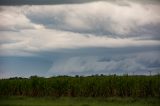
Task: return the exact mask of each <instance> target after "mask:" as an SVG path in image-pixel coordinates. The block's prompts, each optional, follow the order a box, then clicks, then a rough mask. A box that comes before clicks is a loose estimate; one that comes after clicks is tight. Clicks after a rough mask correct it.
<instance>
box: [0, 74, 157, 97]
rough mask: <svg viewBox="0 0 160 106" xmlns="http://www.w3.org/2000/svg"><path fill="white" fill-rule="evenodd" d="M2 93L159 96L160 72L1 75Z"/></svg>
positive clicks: (11, 94)
mask: <svg viewBox="0 0 160 106" xmlns="http://www.w3.org/2000/svg"><path fill="white" fill-rule="evenodd" d="M0 96H35V97H42V96H52V97H61V96H63V97H64V96H67V97H160V75H155V76H127V75H126V76H116V75H112V76H104V75H101V76H98V75H95V76H88V77H82V76H75V77H69V76H58V77H51V78H42V77H37V76H32V77H30V78H10V79H1V80H0Z"/></svg>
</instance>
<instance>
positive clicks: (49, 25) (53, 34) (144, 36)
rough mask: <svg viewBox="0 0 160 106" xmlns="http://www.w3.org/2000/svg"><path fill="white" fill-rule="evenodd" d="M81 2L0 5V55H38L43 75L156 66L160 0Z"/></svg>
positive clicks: (139, 69) (158, 62)
mask: <svg viewBox="0 0 160 106" xmlns="http://www.w3.org/2000/svg"><path fill="white" fill-rule="evenodd" d="M79 2H80V1H79ZM81 2H82V1H81ZM84 2H85V3H82V4H76V3H75V4H65V3H62V4H61V5H21V6H1V7H0V18H1V21H0V57H9V56H12V57H26V56H28V57H32V58H33V57H34V58H35V57H38V56H40V57H43V58H45V59H46V60H49V61H51V62H49V64H53V65H51V66H52V67H51V68H50V70H49V71H46V72H45V73H46V74H47V76H48V75H53V74H55V75H58V74H61V75H62V74H68V75H75V74H81V75H83V74H85V75H89V74H97V73H104V74H112V73H119V74H123V73H132V72H134V71H135V72H137V74H147V73H148V71H150V70H152V71H153V72H154V73H157V72H158V70H159V69H160V58H159V55H158V54H159V53H160V50H159V47H160V41H159V40H160V35H159V34H160V13H159V10H160V6H159V3H153V2H152V3H150V2H146V3H145V5H144V2H143V1H141V3H140V2H138V1H134V2H133V1H128V0H123V1H122V2H117V1H115V2H113V1H110V0H108V1H95V2H86V1H84ZM155 2H157V1H155ZM22 60H24V61H26V60H25V59H22ZM31 60H32V59H31ZM8 61H10V60H8ZM40 61H44V60H43V59H42V60H41V59H40ZM0 62H1V63H0V65H1V64H4V61H3V60H2V61H0ZM44 62H45V61H44ZM24 63H25V62H24ZM28 63H29V62H28ZM42 63H43V62H42ZM15 65H16V66H17V64H15ZM41 65H42V64H41ZM35 66H37V64H36V65H35ZM6 67H9V66H8V65H5V66H3V69H7V68H6ZM28 67H29V66H28ZM32 67H34V66H32ZM16 69H17V68H16ZM16 69H15V70H16ZM33 69H34V68H33ZM1 70H2V69H1ZM1 70H0V72H2V71H1ZM21 70H23V69H21ZM47 70H48V67H47ZM146 70H147V71H146ZM3 72H4V70H3ZM6 72H7V71H6ZM43 74H44V73H43ZM15 75H17V74H15Z"/></svg>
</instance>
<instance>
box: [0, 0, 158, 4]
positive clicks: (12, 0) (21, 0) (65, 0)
mask: <svg viewBox="0 0 160 106" xmlns="http://www.w3.org/2000/svg"><path fill="white" fill-rule="evenodd" d="M94 1H107V2H112V3H113V2H115V3H118V4H119V5H128V4H126V3H123V1H125V0H0V5H54V4H77V3H87V2H94ZM128 1H133V2H137V3H143V4H157V3H159V0H128Z"/></svg>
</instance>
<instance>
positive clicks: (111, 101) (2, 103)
mask: <svg viewBox="0 0 160 106" xmlns="http://www.w3.org/2000/svg"><path fill="white" fill-rule="evenodd" d="M159 104H160V101H159V100H158V99H157V98H145V99H144V98H136V99H135V98H117V97H116V98H115V97H109V98H97V97H96V98H95V97H94V98H93V97H88V98H84V97H83V98H82V97H74V98H73V97H72V98H70V97H60V98H54V97H24V96H10V97H3V98H2V97H1V99H0V106H159Z"/></svg>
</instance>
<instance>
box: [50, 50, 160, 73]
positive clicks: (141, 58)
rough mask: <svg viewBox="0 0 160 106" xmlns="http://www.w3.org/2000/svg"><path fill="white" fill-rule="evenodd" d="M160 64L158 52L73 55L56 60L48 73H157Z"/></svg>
mask: <svg viewBox="0 0 160 106" xmlns="http://www.w3.org/2000/svg"><path fill="white" fill-rule="evenodd" d="M159 66H160V58H159V54H158V52H148V53H134V54H128V55H116V56H112V57H103V56H86V57H71V58H67V59H62V60H59V61H57V62H55V63H54V64H53V66H52V67H51V68H50V70H49V71H48V73H47V75H77V74H78V75H93V74H99V73H101V74H115V73H116V74H133V73H134V74H149V71H151V72H152V74H157V73H158V72H159V70H160V67H159Z"/></svg>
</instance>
